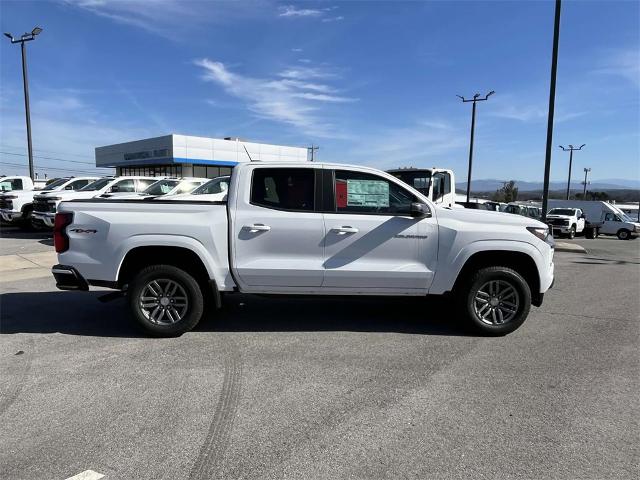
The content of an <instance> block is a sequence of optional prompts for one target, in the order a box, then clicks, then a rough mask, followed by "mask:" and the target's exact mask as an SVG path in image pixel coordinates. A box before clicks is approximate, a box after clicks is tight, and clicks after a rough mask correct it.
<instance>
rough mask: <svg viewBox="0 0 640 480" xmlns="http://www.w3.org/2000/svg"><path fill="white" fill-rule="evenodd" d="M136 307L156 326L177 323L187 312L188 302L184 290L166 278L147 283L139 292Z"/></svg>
mask: <svg viewBox="0 0 640 480" xmlns="http://www.w3.org/2000/svg"><path fill="white" fill-rule="evenodd" d="M138 305H139V306H140V310H141V311H142V314H143V315H144V316H145V317H146V318H147V319H148V320H149V321H150V322H151V323H155V324H156V325H171V324H174V323H176V322H179V321H180V320H182V319H183V318H184V316H185V315H186V314H187V312H188V310H189V300H188V298H187V293H186V292H185V290H184V288H182V286H181V285H180V284H179V283H178V282H176V281H174V280H170V279H168V278H159V279H156V280H152V281H150V282H149V283H147V284H146V285H145V286H144V288H143V289H142V290H141V293H140V297H139V298H138Z"/></svg>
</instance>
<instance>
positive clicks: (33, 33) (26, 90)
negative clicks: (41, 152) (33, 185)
mask: <svg viewBox="0 0 640 480" xmlns="http://www.w3.org/2000/svg"><path fill="white" fill-rule="evenodd" d="M41 32H42V29H41V28H40V27H35V28H34V29H33V30H31V33H25V34H24V35H22V36H21V37H20V38H13V35H11V34H10V33H5V34H4V36H5V37H7V38H9V39H10V40H11V43H19V44H20V47H21V49H22V86H23V88H24V111H25V116H26V117H27V151H28V153H29V176H30V177H31V180H33V179H34V174H33V147H32V146H31V113H30V111H29V81H28V78H27V47H26V45H25V43H26V42H30V41H31V40H35V38H36V35H39V34H40V33H41Z"/></svg>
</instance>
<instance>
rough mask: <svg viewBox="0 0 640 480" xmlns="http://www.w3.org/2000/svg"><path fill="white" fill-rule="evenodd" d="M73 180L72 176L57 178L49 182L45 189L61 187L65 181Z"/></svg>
mask: <svg viewBox="0 0 640 480" xmlns="http://www.w3.org/2000/svg"><path fill="white" fill-rule="evenodd" d="M69 181H71V179H70V178H59V179H57V180H54V181H53V182H51V183H48V184H47V185H46V186H45V187H44V188H43V190H53V189H54V188H58V187H61V186H62V185H64V184H65V183H67V182H69Z"/></svg>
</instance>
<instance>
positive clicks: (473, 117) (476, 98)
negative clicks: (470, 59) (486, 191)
mask: <svg viewBox="0 0 640 480" xmlns="http://www.w3.org/2000/svg"><path fill="white" fill-rule="evenodd" d="M494 93H496V92H494V91H493V90H491V91H490V92H489V93H487V94H486V95H485V96H484V98H480V94H479V93H476V94H475V95H474V96H473V98H464V97H463V96H461V95H456V96H457V97H458V98H459V99H461V100H462V103H467V102H473V108H472V109H471V140H470V141H469V174H468V175H467V203H469V196H470V195H471V165H472V163H473V134H474V131H475V129H476V103H478V102H484V101H485V100H487V99H488V98H489V97H490V96H491V95H493V94H494Z"/></svg>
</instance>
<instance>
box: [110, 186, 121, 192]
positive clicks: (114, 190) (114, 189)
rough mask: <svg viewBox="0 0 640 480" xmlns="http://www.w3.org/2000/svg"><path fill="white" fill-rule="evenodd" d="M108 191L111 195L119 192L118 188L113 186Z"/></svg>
mask: <svg viewBox="0 0 640 480" xmlns="http://www.w3.org/2000/svg"><path fill="white" fill-rule="evenodd" d="M109 191H110V192H111V193H115V192H119V191H120V187H119V186H118V185H114V186H113V187H111V188H110V189H109Z"/></svg>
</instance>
